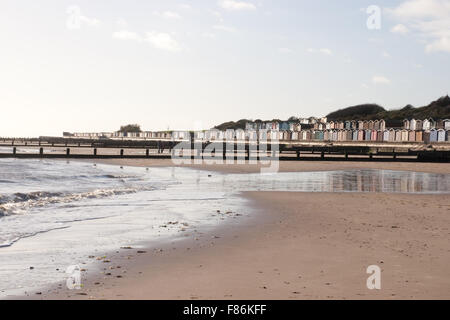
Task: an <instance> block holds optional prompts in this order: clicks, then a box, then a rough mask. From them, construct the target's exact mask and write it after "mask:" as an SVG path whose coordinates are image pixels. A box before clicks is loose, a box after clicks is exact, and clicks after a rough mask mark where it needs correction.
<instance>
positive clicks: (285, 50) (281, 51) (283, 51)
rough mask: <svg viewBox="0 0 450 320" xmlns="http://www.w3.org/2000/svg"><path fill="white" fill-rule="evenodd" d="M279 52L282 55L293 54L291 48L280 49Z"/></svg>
mask: <svg viewBox="0 0 450 320" xmlns="http://www.w3.org/2000/svg"><path fill="white" fill-rule="evenodd" d="M278 52H280V53H292V50H291V49H289V48H278Z"/></svg>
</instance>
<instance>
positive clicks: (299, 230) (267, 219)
mask: <svg viewBox="0 0 450 320" xmlns="http://www.w3.org/2000/svg"><path fill="white" fill-rule="evenodd" d="M108 163H113V164H121V165H139V166H154V165H160V166H162V165H169V164H168V163H164V162H162V161H161V162H160V163H157V164H155V163H148V162H145V161H130V160H126V161H116V160H111V161H108ZM449 167H450V166H448V164H443V165H440V164H437V165H436V164H425V165H424V164H409V163H408V164H402V163H395V164H386V163H374V164H372V163H291V162H289V163H281V165H280V168H281V171H302V170H305V171H308V170H311V171H314V170H340V169H350V168H378V169H392V170H406V169H409V170H417V171H425V172H441V173H448V172H449V169H450V168H449ZM205 169H207V170H221V171H225V172H242V173H243V172H246V171H247V172H248V171H250V172H252V171H253V170H255V168H251V167H248V166H247V167H246V166H234V167H233V166H224V167H221V168H217V167H216V168H209V167H205ZM242 196H243V197H245V198H247V199H250V200H251V205H252V206H253V207H254V208H256V209H257V211H256V212H257V215H256V216H255V217H253V218H252V219H250V220H248V221H247V220H246V221H242V223H241V224H233V225H231V226H227V227H222V228H219V229H215V230H212V231H211V232H209V233H205V234H202V235H201V237H198V236H196V235H195V234H192V236H190V237H186V240H183V241H182V242H177V243H176V244H174V243H170V244H167V245H163V246H159V247H151V246H149V247H148V248H147V249H146V250H136V249H119V248H118V250H117V251H116V252H112V253H109V255H108V261H109V262H108V263H107V264H105V267H104V268H103V269H104V271H103V272H102V273H96V274H92V273H91V274H89V273H88V275H86V277H85V278H84V279H83V285H84V286H83V288H82V289H81V290H68V289H65V288H64V287H63V286H60V287H56V288H50V289H49V290H48V292H43V293H42V294H41V295H33V294H31V295H30V296H27V297H26V298H28V299H29V298H34V299H448V298H449V297H450V279H449V278H448V274H447V271H448V264H449V263H450V249H449V248H448V236H449V235H450V231H449V226H450V216H449V213H450V203H449V201H448V196H447V195H426V194H422V195H414V194H385V193H300V192H245V193H243V194H242ZM369 265H378V266H379V267H380V268H381V270H382V275H381V276H382V278H381V279H382V280H381V281H382V282H381V285H382V287H381V290H369V289H367V287H366V279H367V277H368V276H369V275H368V274H367V273H366V268H367V267H368V266H369Z"/></svg>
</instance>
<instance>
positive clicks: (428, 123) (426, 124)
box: [422, 118, 434, 130]
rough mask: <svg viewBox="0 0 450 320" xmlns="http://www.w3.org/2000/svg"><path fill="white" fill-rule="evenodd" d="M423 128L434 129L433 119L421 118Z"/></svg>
mask: <svg viewBox="0 0 450 320" xmlns="http://www.w3.org/2000/svg"><path fill="white" fill-rule="evenodd" d="M422 126H423V130H431V129H434V121H433V119H431V118H430V119H425V120H423V124H422Z"/></svg>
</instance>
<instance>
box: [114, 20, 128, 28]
mask: <svg viewBox="0 0 450 320" xmlns="http://www.w3.org/2000/svg"><path fill="white" fill-rule="evenodd" d="M116 24H117V26H118V27H120V28H126V27H127V26H128V23H127V21H126V20H125V19H124V18H119V19H117V21H116Z"/></svg>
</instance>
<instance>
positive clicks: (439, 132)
mask: <svg viewBox="0 0 450 320" xmlns="http://www.w3.org/2000/svg"><path fill="white" fill-rule="evenodd" d="M437 142H445V130H444V129H438V130H437Z"/></svg>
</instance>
